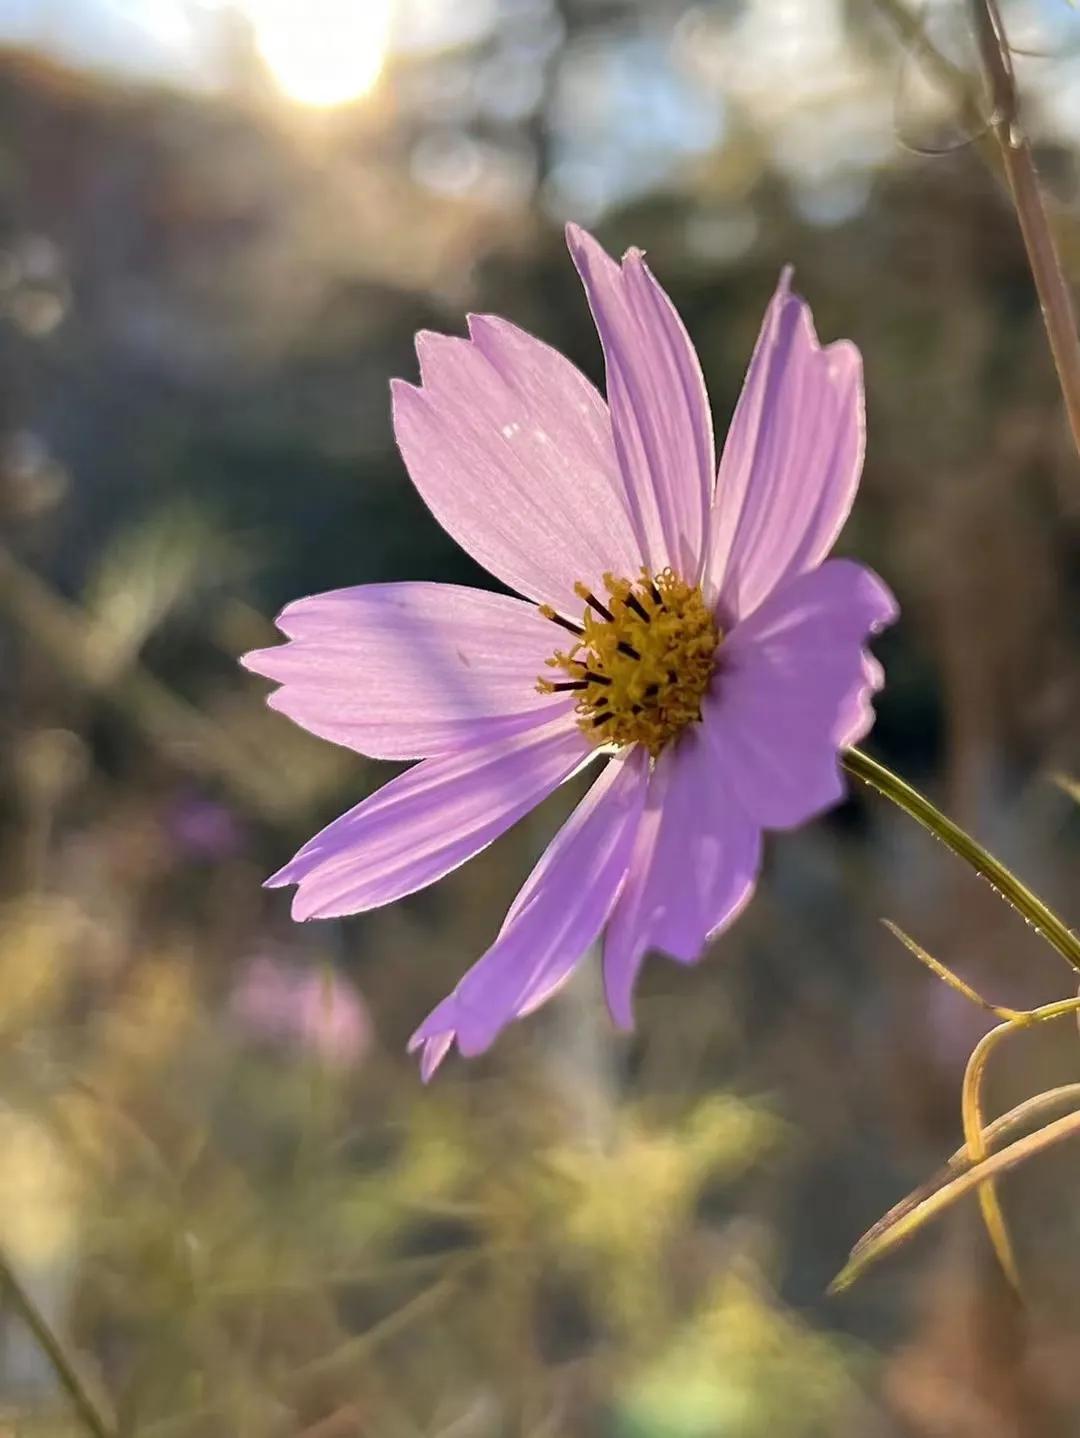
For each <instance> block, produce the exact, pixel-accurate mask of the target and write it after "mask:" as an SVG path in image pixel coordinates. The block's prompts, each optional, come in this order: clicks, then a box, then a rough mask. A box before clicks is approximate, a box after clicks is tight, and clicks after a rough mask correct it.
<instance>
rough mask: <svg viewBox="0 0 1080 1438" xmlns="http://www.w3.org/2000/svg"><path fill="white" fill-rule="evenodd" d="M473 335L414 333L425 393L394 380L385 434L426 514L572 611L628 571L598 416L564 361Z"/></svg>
mask: <svg viewBox="0 0 1080 1438" xmlns="http://www.w3.org/2000/svg"><path fill="white" fill-rule="evenodd" d="M471 328H472V339H471V340H466V339H451V338H448V337H446V336H445V335H436V334H430V333H422V334H419V335H417V338H416V350H417V354H418V355H419V357H420V372H421V377H422V381H423V388H422V389H417V388H416V387H414V386H413V385H409V384H405V383H404V382H403V381H401V380H395V381H394V384H393V395H394V430H395V433H396V435H397V441H398V444H399V446H400V447H401V453H402V455H403V457H404V459H405V463H406V465H407V466H408V470H409V473H410V475H411V476H412V479H413V483H414V484H415V485H416V487H417V489H418V490H419V491H420V493H421V495H422V496H423V498H424V500H425V501H426V503H427V505H428V507H429V508H430V509H431V511H432V513H433V514H434V515H435V517H436V519H437V520H438V521H439V523H440V524H441V525H442V526H443V528H444V529H446V530H447V532H448V533H450V534H451V535H453V537H454V538H455V539H456V540H457V542H458V543H459V544H460V545H461V546H462V548H464V549H467V550H468V551H469V553H470V554H471V555H473V557H474V558H475V559H477V560H478V561H479V562H480V563H481V564H482V565H484V567H485V568H486V569H488V570H490V572H491V573H492V574H495V575H497V576H498V577H499V578H500V579H502V580H503V581H504V582H505V583H506V584H509V585H510V586H511V587H512V588H514V589H516V590H518V591H519V592H520V593H521V594H525V595H527V596H528V597H529V598H531V599H536V600H541V601H544V602H546V603H548V604H552V605H554V606H555V607H556V608H557V609H559V610H561V611H563V612H565V613H570V614H579V613H580V612H581V600H580V599H579V598H578V597H577V596H576V595H575V593H574V584H575V583H576V582H578V581H583V582H585V583H587V584H588V585H589V586H590V587H596V586H597V585H599V584H600V583H601V581H602V576H603V574H604V572H605V571H606V570H609V569H614V570H616V571H618V572H619V573H627V574H632V573H636V571H637V569H638V567H639V566H640V564H641V556H640V553H639V550H638V546H637V542H636V540H635V538H634V532H633V529H632V527H631V524H630V519H629V516H628V514H627V511H626V502H625V497H624V495H623V493H622V487H621V481H620V478H619V472H618V466H617V464H616V461H615V455H614V449H613V446H612V440H611V424H610V421H609V419H608V414H607V408H606V406H605V405H604V402H603V400H602V399H601V398H600V396H599V395H598V394H597V393H596V390H595V389H594V388H593V387H592V385H590V384H589V382H588V380H587V379H585V377H584V376H583V375H581V374H580V373H579V372H578V371H577V370H576V369H575V368H574V366H573V365H572V364H570V362H569V361H568V360H565V359H564V358H563V357H562V356H561V355H560V354H558V353H556V351H555V350H553V349H550V348H549V347H548V346H547V345H544V344H541V343H540V341H539V340H535V339H533V338H532V337H531V336H529V335H527V334H525V333H524V332H523V331H521V330H518V329H515V328H514V326H513V325H509V324H506V323H505V322H503V321H501V320H495V319H489V318H487V317H483V316H480V317H477V318H474V319H473V320H472V321H471Z"/></svg>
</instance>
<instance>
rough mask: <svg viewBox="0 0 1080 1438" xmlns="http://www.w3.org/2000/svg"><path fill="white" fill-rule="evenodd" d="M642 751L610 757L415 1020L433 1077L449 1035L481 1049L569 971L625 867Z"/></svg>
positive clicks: (426, 1071) (413, 1044) (426, 1073)
mask: <svg viewBox="0 0 1080 1438" xmlns="http://www.w3.org/2000/svg"><path fill="white" fill-rule="evenodd" d="M646 766H647V760H646V759H645V757H644V755H643V754H642V753H641V752H640V751H634V752H631V753H629V754H628V755H627V756H626V757H625V758H623V757H619V758H616V759H613V760H611V762H610V763H609V764H608V766H607V768H606V769H605V770H604V772H603V774H601V776H600V778H599V779H598V780H597V781H596V783H595V784H594V785H593V786H592V788H591V789H590V790H589V792H588V794H587V795H586V796H585V798H584V799H583V800H582V801H581V803H580V804H579V805H578V807H577V808H576V809H575V811H574V813H573V814H572V815H571V816H570V818H569V819H568V820H567V822H566V823H565V824H564V825H563V827H562V829H560V831H559V833H558V834H557V835H556V836H555V838H554V839H553V840H552V842H551V844H550V845H549V846H548V848H547V851H546V852H545V854H544V855H543V857H542V858H541V860H540V862H539V863H538V864H537V866H536V868H535V869H534V870H533V872H532V874H531V875H530V877H529V879H528V880H527V882H526V884H525V887H524V888H523V889H522V891H521V893H520V894H519V896H518V898H517V900H516V902H515V904H514V907H513V908H512V910H511V912H510V914H509V915H508V916H507V919H506V922H505V923H504V924H503V927H502V929H501V931H500V933H499V936H498V938H497V939H496V940H495V943H494V944H493V945H492V947H491V948H490V949H489V950H488V951H487V953H486V954H485V955H484V957H483V958H482V959H480V960H479V961H478V962H477V963H476V964H474V965H473V967H472V968H471V969H470V970H469V972H468V973H467V974H466V975H465V977H464V978H463V979H462V981H461V983H460V984H458V986H457V988H456V989H455V990H454V992H453V993H452V994H451V995H450V996H449V997H448V998H446V999H444V1000H443V1001H442V1003H441V1004H439V1005H438V1007H437V1008H435V1009H434V1010H433V1011H432V1013H431V1014H430V1015H429V1016H428V1017H427V1019H425V1021H424V1022H423V1023H422V1024H421V1025H420V1027H419V1028H418V1029H417V1031H416V1033H415V1034H414V1035H413V1036H412V1038H411V1040H410V1041H409V1050H410V1052H412V1051H413V1050H415V1049H418V1048H422V1049H423V1055H422V1058H421V1073H422V1075H423V1077H424V1079H425V1081H426V1080H427V1079H428V1078H430V1077H431V1075H432V1073H434V1071H435V1068H436V1067H437V1066H438V1064H439V1063H440V1062H441V1060H442V1059H443V1057H444V1056H445V1054H446V1052H447V1051H448V1049H449V1047H450V1044H451V1042H452V1041H453V1040H455V1039H456V1041H457V1045H458V1048H459V1049H460V1050H461V1052H462V1053H463V1054H465V1055H467V1056H471V1055H473V1054H478V1053H482V1052H483V1051H484V1050H485V1049H486V1048H488V1047H489V1046H490V1044H491V1043H492V1042H493V1041H494V1039H495V1037H496V1036H497V1034H498V1033H499V1031H500V1029H502V1028H503V1027H504V1026H505V1025H506V1024H508V1023H510V1021H511V1020H512V1019H515V1018H519V1017H520V1016H521V1015H522V1014H526V1013H529V1012H531V1011H532V1010H533V1009H535V1008H537V1007H538V1006H539V1005H540V1004H541V1003H543V1002H544V1000H545V999H547V998H549V997H550V996H551V994H553V993H554V992H555V990H556V989H557V988H558V987H559V986H560V985H561V984H562V983H563V982H564V981H565V980H566V979H567V978H568V977H569V975H570V974H571V973H572V971H573V969H574V968H575V967H576V965H577V964H578V962H579V960H580V959H581V957H582V956H583V954H584V953H585V952H586V950H587V949H588V947H589V945H590V944H591V943H592V942H593V940H594V939H595V938H596V936H597V935H598V934H599V932H600V930H601V929H602V928H603V925H604V922H605V920H606V919H607V916H608V914H609V913H610V911H611V906H612V904H613V903H614V902H615V898H616V895H617V894H618V892H619V886H620V885H621V883H622V881H623V877H624V875H625V873H626V866H627V863H628V861H629V859H630V854H631V852H632V850H633V846H634V834H635V832H636V829H637V825H638V820H639V818H640V815H641V806H642V802H643V800H644V797H645V788H646V772H647V770H646Z"/></svg>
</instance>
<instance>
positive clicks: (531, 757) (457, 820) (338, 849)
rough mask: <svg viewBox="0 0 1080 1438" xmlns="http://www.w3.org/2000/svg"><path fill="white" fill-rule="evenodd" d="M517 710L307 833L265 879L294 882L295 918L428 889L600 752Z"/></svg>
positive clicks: (565, 709) (567, 725)
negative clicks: (474, 744) (495, 736)
mask: <svg viewBox="0 0 1080 1438" xmlns="http://www.w3.org/2000/svg"><path fill="white" fill-rule="evenodd" d="M555 707H556V708H557V710H558V713H557V715H555V716H554V717H552V718H544V719H542V720H540V719H537V717H536V716H535V715H525V716H521V717H519V718H518V719H517V720H516V721H513V722H512V723H510V722H508V723H507V724H506V728H507V733H506V734H505V736H504V737H503V738H502V739H500V740H499V741H498V742H497V743H493V744H490V745H488V746H487V747H485V748H482V749H470V750H466V751H465V752H463V753H455V754H447V755H443V756H441V757H439V758H435V759H424V760H422V761H421V762H420V763H419V764H415V765H414V766H413V767H412V768H411V769H408V770H406V772H405V773H404V774H400V775H399V776H398V777H397V778H396V779H391V781H390V783H389V784H385V785H383V787H382V788H381V789H380V790H378V792H377V793H375V794H372V795H371V796H370V798H367V799H365V800H364V801H363V803H361V804H358V805H357V806H356V808H355V809H350V810H349V812H348V813H347V814H343V815H342V816H341V818H340V819H335V820H334V822H333V823H332V824H329V825H328V826H327V827H326V828H325V829H323V830H322V832H321V833H319V834H316V835H315V837H314V838H313V839H310V840H309V841H308V842H307V843H306V844H305V845H304V847H303V848H302V849H301V850H300V852H299V853H298V854H297V855H296V856H295V858H293V859H292V860H290V862H289V863H288V864H286V865H285V867H284V868H283V869H281V870H279V871H278V873H276V874H275V875H274V876H273V878H271V879H269V880H267V885H268V887H270V888H278V887H280V886H281V885H283V884H298V885H299V888H298V889H297V892H296V895H295V897H294V899H293V907H292V912H293V918H294V919H329V918H334V917H336V916H338V915H341V914H357V913H360V912H361V911H363V910H366V909H377V908H379V907H380V906H381V905H383V904H390V903H393V901H394V900H395V899H400V898H401V897H402V896H403V895H404V894H412V893H415V892H416V890H417V889H423V888H426V887H427V885H428V884H433V883H434V882H435V880H436V879H441V878H442V877H443V875H444V874H448V873H450V871H451V870H452V869H456V868H457V867H458V866H459V865H460V864H463V863H464V862H465V861H466V859H471V858H472V856H473V855H474V854H478V853H479V852H480V850H481V849H484V848H486V847H487V845H488V844H490V843H491V841H492V840H493V839H497V838H498V836H499V835H500V834H502V833H503V832H504V831H505V830H506V829H508V828H509V827H510V825H511V824H513V823H515V822H516V820H518V819H520V818H521V816H522V815H523V814H526V813H527V812H528V811H529V810H530V809H532V808H533V807H534V806H535V805H536V804H538V803H539V802H540V801H541V799H543V798H545V797H546V796H547V795H548V794H550V793H551V792H552V790H553V789H556V788H557V787H558V786H559V785H560V784H561V783H562V782H563V780H564V779H567V778H568V777H569V776H570V775H571V774H572V773H573V772H574V771H575V770H576V769H577V768H579V767H580V765H581V764H582V763H583V762H584V761H585V760H586V759H587V758H588V757H591V756H592V755H594V754H595V753H596V750H595V749H594V748H592V746H591V745H590V744H589V742H588V740H587V739H586V738H585V737H584V735H583V734H582V733H581V731H580V730H579V729H578V728H577V726H576V724H574V722H573V709H572V705H571V704H570V703H567V702H562V703H557V704H556V706H555Z"/></svg>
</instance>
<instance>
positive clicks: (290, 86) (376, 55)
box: [244, 0, 394, 109]
mask: <svg viewBox="0 0 1080 1438" xmlns="http://www.w3.org/2000/svg"><path fill="white" fill-rule="evenodd" d="M393 6H394V0H244V9H245V10H246V12H247V14H248V16H249V18H250V20H251V24H252V26H253V28H254V31H255V45H256V48H257V50H258V52H259V55H260V56H261V57H262V59H263V61H264V62H265V64H266V66H267V68H268V69H269V71H270V73H271V74H272V75H273V77H274V80H275V82H276V84H277V86H278V88H279V89H280V90H281V91H282V93H283V94H285V95H287V96H288V97H289V99H291V100H295V101H296V102H297V103H298V104H301V105H311V106H315V107H318V108H321V109H329V108H330V107H332V106H334V105H344V104H347V103H348V102H349V101H350V100H358V99H360V98H361V97H362V96H364V95H366V94H368V92H369V91H370V90H371V89H372V88H373V87H374V85H375V82H376V81H377V80H378V78H379V75H380V73H381V71H382V68H383V65H384V63H385V61H386V53H387V49H388V48H389V44H390V28H391V20H392V18H393V16H392V11H393Z"/></svg>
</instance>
